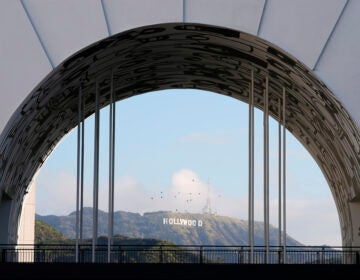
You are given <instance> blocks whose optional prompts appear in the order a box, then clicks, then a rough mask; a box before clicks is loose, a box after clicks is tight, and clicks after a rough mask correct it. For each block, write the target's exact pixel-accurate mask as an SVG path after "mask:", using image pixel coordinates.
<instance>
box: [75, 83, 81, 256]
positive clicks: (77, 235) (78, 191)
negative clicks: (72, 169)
mask: <svg viewBox="0 0 360 280" xmlns="http://www.w3.org/2000/svg"><path fill="white" fill-rule="evenodd" d="M80 159H81V87H80V88H79V92H78V122H77V156H76V221H75V224H76V238H75V262H79V236H80V215H79V208H80Z"/></svg>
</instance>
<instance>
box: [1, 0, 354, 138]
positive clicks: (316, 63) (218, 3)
mask: <svg viewBox="0 0 360 280" xmlns="http://www.w3.org/2000/svg"><path fill="white" fill-rule="evenodd" d="M182 21H184V22H196V23H206V24H212V25H220V26H225V27H229V28H234V29H237V30H240V31H243V32H248V33H251V34H254V35H258V36H259V37H261V38H263V39H266V40H268V41H270V42H272V43H274V44H275V45H277V46H279V47H280V48H282V49H284V50H285V51H287V52H289V53H290V54H291V55H293V56H295V57H297V58H298V59H299V60H300V61H302V62H303V63H304V64H305V65H307V66H308V67H309V68H310V69H312V70H313V71H314V72H315V73H316V74H317V75H318V77H319V78H320V79H322V80H323V81H324V83H325V84H326V85H327V86H328V87H329V88H330V89H331V90H332V91H333V92H334V93H335V95H336V96H337V97H338V99H339V100H340V101H341V102H342V103H343V105H344V107H345V108H346V109H347V110H348V111H349V112H350V114H351V116H352V117H353V119H354V120H355V121H356V122H357V124H358V125H359V124H360V110H358V108H357V104H360V95H359V94H358V90H357V84H358V82H357V81H358V80H359V79H360V68H359V67H358V63H359V62H360V52H359V50H360V28H359V26H360V1H358V0H65V1H64V0H0V38H1V41H0V42H1V44H0V61H1V63H0V97H1V102H0V132H1V131H2V129H3V128H4V126H5V124H6V123H7V121H8V120H9V118H10V116H11V114H12V113H13V112H14V111H15V109H16V108H17V107H18V106H19V105H20V104H21V102H22V100H23V99H24V98H25V97H26V96H27V95H28V94H29V93H30V92H31V90H32V89H33V88H34V87H35V86H36V85H37V84H38V83H39V82H40V81H41V80H42V79H43V78H44V77H45V76H46V75H47V74H48V73H49V72H51V71H52V69H53V68H54V67H56V66H57V65H58V64H60V63H61V62H62V61H63V60H64V59H66V58H67V57H68V56H70V55H71V54H73V53H75V52H76V51H78V50H80V49H81V48H83V47H86V46H87V45H89V44H91V43H93V42H95V41H98V40H100V39H103V38H105V37H108V36H109V35H112V34H116V33H118V32H121V31H124V30H127V29H130V28H134V27H139V26H143V25H148V24H155V23H163V22H182Z"/></svg>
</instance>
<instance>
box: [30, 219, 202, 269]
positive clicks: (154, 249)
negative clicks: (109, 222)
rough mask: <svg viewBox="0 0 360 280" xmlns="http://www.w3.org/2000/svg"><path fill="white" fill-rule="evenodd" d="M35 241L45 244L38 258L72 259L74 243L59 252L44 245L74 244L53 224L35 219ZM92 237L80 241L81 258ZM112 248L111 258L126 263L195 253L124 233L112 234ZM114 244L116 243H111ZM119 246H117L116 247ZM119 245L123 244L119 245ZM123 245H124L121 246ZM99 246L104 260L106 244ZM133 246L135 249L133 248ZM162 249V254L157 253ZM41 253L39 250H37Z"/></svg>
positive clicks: (85, 257)
mask: <svg viewBox="0 0 360 280" xmlns="http://www.w3.org/2000/svg"><path fill="white" fill-rule="evenodd" d="M35 244H36V245H38V246H40V247H38V248H41V246H46V247H45V248H47V251H46V252H44V254H45V255H43V256H42V257H40V256H39V255H38V254H37V255H36V256H37V258H46V259H47V260H48V261H50V260H51V261H52V262H64V261H65V262H68V261H73V260H74V259H75V255H74V250H73V247H72V246H71V247H66V248H68V249H70V251H66V250H65V251H63V252H62V253H59V251H57V249H56V248H57V247H55V248H53V247H48V246H47V245H55V244H56V246H57V245H59V244H64V245H75V240H74V239H69V238H66V237H65V236H64V235H63V234H62V233H61V232H59V231H58V230H57V229H55V228H54V227H53V226H51V225H49V224H47V223H46V222H43V221H39V220H37V221H36V222H35ZM91 244H92V240H91V239H85V240H83V242H82V243H81V247H80V248H81V250H82V253H81V256H82V258H83V261H85V262H90V261H91V250H90V248H91ZM97 244H98V245H100V246H101V245H107V244H108V238H107V237H106V236H100V237H98V240H97ZM112 244H113V249H114V250H115V258H116V259H114V260H113V262H126V263H129V262H130V263H137V262H148V263H157V262H183V261H186V259H188V260H193V259H194V258H196V257H194V254H193V253H191V252H187V251H184V250H182V249H181V247H179V246H176V244H174V243H172V242H169V241H166V240H158V239H154V238H151V239H147V238H130V237H127V236H121V235H115V236H114V237H113V242H112ZM114 246H115V247H114ZM117 246H118V247H117ZM121 246H123V247H122V248H121ZM124 246H125V247H124ZM164 246H171V250H162V249H161V248H162V247H164ZM103 248H104V250H102V253H103V256H101V253H98V254H97V257H99V258H100V259H99V260H100V261H103V258H104V253H105V254H106V247H103ZM142 248H143V249H147V253H146V254H144V253H143V251H141V249H142ZM133 249H134V250H133ZM121 250H124V251H123V253H120V252H121ZM160 252H161V254H160ZM40 253H41V251H40Z"/></svg>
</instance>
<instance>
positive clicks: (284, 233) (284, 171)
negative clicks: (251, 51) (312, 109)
mask: <svg viewBox="0 0 360 280" xmlns="http://www.w3.org/2000/svg"><path fill="white" fill-rule="evenodd" d="M283 227H284V230H283V246H284V261H283V262H284V263H286V91H285V87H283Z"/></svg>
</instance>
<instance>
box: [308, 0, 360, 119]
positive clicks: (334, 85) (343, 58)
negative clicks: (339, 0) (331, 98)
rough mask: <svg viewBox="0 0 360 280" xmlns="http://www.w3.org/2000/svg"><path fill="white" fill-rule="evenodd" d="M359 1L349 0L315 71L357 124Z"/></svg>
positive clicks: (358, 112) (359, 101)
mask: <svg viewBox="0 0 360 280" xmlns="http://www.w3.org/2000/svg"><path fill="white" fill-rule="evenodd" d="M359 27H360V1H358V0H350V1H349V4H348V5H347V7H346V9H345V10H344V13H343V16H342V17H341V19H340V20H339V23H338V25H337V28H336V30H334V33H333V36H332V37H331V39H330V40H329V43H328V45H327V47H326V49H325V50H324V53H323V55H322V57H321V59H320V61H319V63H318V66H317V68H316V71H315V73H316V74H317V75H318V76H319V77H320V78H321V79H322V80H323V81H325V83H326V84H327V86H328V87H329V88H330V89H331V90H332V91H333V92H334V93H335V95H336V96H337V97H338V98H339V99H340V101H341V102H342V104H343V105H344V107H345V108H346V109H347V110H348V111H349V112H350V114H351V116H352V118H353V119H354V120H355V121H357V125H358V126H360V109H359V105H360V90H359V81H360V67H359V64H360V28H359Z"/></svg>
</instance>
